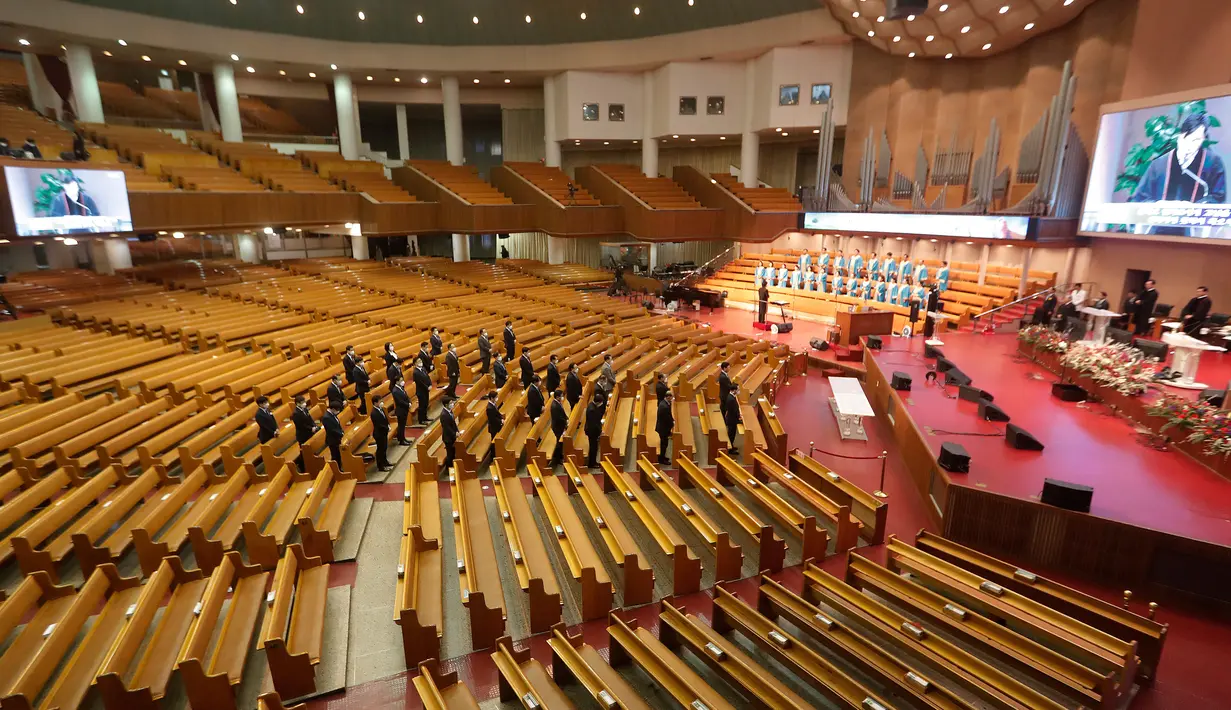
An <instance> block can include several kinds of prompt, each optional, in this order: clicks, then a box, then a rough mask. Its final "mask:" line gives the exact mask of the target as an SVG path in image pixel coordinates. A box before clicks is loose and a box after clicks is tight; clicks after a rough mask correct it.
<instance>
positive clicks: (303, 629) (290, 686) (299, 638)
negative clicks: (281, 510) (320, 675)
mask: <svg viewBox="0 0 1231 710" xmlns="http://www.w3.org/2000/svg"><path fill="white" fill-rule="evenodd" d="M328 586H329V565H328V564H324V563H322V562H321V559H320V558H319V557H308V556H307V555H305V554H304V553H303V548H302V547H300V546H299V545H288V546H287V551H286V554H285V555H283V557H282V560H281V561H280V562H279V563H278V567H277V570H276V571H275V572H274V582H273V587H272V588H271V589H270V591H269V593H268V594H267V595H266V597H265V603H266V605H267V606H268V609H267V610H266V611H265V621H264V623H263V624H262V626H261V635H260V640H259V642H258V644H259V647H260V648H264V649H265V660H266V661H267V662H268V664H269V674H270V676H272V677H273V683H274V688H275V689H277V691H278V694H279V695H285V696H286V697H288V698H298V697H301V696H303V695H308V694H310V693H313V692H315V691H316V666H317V664H319V663H320V662H321V644H322V642H323V637H324V624H325V601H326V596H327V593H328ZM292 607H293V608H294V613H293V614H292V613H291V609H292Z"/></svg>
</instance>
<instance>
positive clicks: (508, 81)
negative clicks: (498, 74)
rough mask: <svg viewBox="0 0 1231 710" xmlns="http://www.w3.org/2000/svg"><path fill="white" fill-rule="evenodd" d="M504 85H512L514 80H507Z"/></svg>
mask: <svg viewBox="0 0 1231 710" xmlns="http://www.w3.org/2000/svg"><path fill="white" fill-rule="evenodd" d="M504 83H506V84H512V83H513V80H512V79H505V80H504Z"/></svg>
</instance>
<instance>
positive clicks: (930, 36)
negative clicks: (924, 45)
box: [923, 35, 936, 42]
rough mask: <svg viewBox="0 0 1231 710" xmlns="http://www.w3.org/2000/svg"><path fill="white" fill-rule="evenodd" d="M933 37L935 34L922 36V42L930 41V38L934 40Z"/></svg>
mask: <svg viewBox="0 0 1231 710" xmlns="http://www.w3.org/2000/svg"><path fill="white" fill-rule="evenodd" d="M934 39H936V35H928V36H927V37H924V38H923V41H924V42H931V41H932V40H934Z"/></svg>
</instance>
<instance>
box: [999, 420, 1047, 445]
mask: <svg viewBox="0 0 1231 710" xmlns="http://www.w3.org/2000/svg"><path fill="white" fill-rule="evenodd" d="M1004 421H1006V422H1007V421H1009V418H1008V416H1006V417H1005V418H1004ZM1004 440H1005V442H1007V443H1008V444H1009V446H1012V447H1013V448H1015V449H1022V450H1023V451H1042V450H1043V444H1042V443H1041V442H1040V441H1039V440H1038V439H1036V438H1034V435H1033V434H1031V433H1030V432H1028V431H1026V430H1025V429H1023V428H1021V427H1019V426H1018V425H1016V424H1010V425H1008V426H1007V427H1005V430H1004Z"/></svg>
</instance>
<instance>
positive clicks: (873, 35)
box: [868, 30, 876, 37]
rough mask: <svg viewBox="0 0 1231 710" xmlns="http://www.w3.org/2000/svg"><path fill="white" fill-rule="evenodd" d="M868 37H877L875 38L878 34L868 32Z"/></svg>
mask: <svg viewBox="0 0 1231 710" xmlns="http://www.w3.org/2000/svg"><path fill="white" fill-rule="evenodd" d="M868 36H869V37H875V36H876V33H875V32H873V31H872V30H868Z"/></svg>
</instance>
